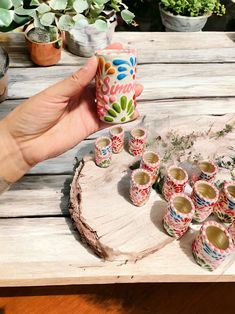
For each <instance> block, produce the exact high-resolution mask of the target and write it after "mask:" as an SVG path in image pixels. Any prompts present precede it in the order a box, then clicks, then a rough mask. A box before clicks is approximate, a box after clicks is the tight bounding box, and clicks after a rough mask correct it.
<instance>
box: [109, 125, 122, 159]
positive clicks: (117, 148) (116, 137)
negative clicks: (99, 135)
mask: <svg viewBox="0 0 235 314" xmlns="http://www.w3.org/2000/svg"><path fill="white" fill-rule="evenodd" d="M109 132H110V136H111V139H112V149H113V153H114V154H119V153H120V152H121V151H122V150H123V148H124V129H123V128H122V127H121V126H120V125H119V126H113V127H112V128H111V129H110V131H109Z"/></svg>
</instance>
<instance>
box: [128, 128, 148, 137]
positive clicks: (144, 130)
mask: <svg viewBox="0 0 235 314" xmlns="http://www.w3.org/2000/svg"><path fill="white" fill-rule="evenodd" d="M136 130H141V131H143V132H144V134H143V135H141V136H137V135H133V132H135V131H136ZM131 136H132V137H134V138H137V139H144V138H146V136H147V130H146V129H145V128H143V127H140V128H138V127H136V128H134V129H132V130H131Z"/></svg>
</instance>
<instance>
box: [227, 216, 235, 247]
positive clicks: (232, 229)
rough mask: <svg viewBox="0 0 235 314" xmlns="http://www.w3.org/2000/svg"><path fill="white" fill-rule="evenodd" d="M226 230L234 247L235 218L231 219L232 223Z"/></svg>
mask: <svg viewBox="0 0 235 314" xmlns="http://www.w3.org/2000/svg"><path fill="white" fill-rule="evenodd" d="M228 232H229V234H230V236H231V238H232V240H233V244H234V247H235V220H234V221H233V223H232V224H231V225H230V226H229V228H228Z"/></svg>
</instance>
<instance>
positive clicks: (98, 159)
mask: <svg viewBox="0 0 235 314" xmlns="http://www.w3.org/2000/svg"><path fill="white" fill-rule="evenodd" d="M111 159H112V141H111V139H110V138H109V137H99V138H98V139H97V140H96V141H95V163H96V165H97V166H99V167H101V168H107V167H109V166H110V163H111Z"/></svg>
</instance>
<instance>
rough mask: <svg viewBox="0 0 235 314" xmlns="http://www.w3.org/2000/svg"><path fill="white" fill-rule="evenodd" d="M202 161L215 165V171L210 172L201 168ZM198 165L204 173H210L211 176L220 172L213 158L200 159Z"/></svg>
mask: <svg viewBox="0 0 235 314" xmlns="http://www.w3.org/2000/svg"><path fill="white" fill-rule="evenodd" d="M201 163H208V164H211V165H212V166H213V167H214V171H213V172H208V171H205V170H202V169H201V168H200V164H201ZM198 166H199V169H200V171H201V172H203V173H205V174H208V175H210V176H213V175H215V174H216V173H217V172H218V167H217V165H216V164H215V163H214V162H213V161H212V160H206V159H205V160H200V161H199V162H198Z"/></svg>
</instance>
